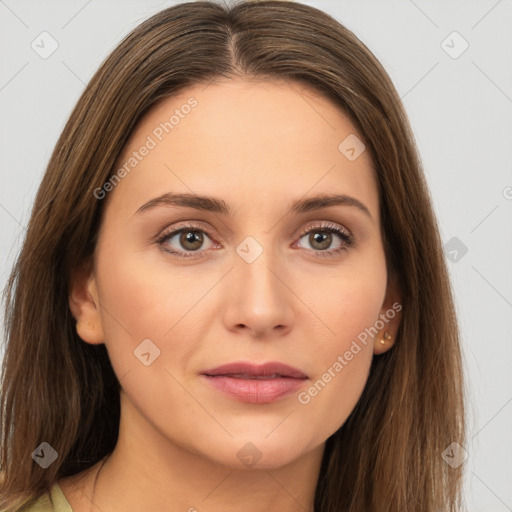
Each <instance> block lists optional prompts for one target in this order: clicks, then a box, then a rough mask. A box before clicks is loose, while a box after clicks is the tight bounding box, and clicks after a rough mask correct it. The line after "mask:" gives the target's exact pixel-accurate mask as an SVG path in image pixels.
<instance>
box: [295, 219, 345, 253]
mask: <svg viewBox="0 0 512 512" xmlns="http://www.w3.org/2000/svg"><path fill="white" fill-rule="evenodd" d="M353 243H354V241H353V238H352V235H351V234H350V233H349V232H348V231H346V230H345V229H344V228H342V227H340V226H338V225H336V224H331V223H327V224H325V225H323V224H322V225H319V226H313V227H311V228H309V229H308V230H306V231H303V232H302V236H301V238H300V239H299V246H300V247H303V248H305V249H308V251H309V252H311V253H312V254H313V255H314V256H336V255H337V254H338V253H340V252H342V251H346V250H348V249H349V248H351V247H352V246H353ZM308 246H309V247H308Z"/></svg>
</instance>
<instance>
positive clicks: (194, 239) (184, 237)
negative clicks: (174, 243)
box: [179, 230, 204, 251]
mask: <svg viewBox="0 0 512 512" xmlns="http://www.w3.org/2000/svg"><path fill="white" fill-rule="evenodd" d="M203 242H204V236H203V234H202V233H201V232H200V231H191V230H186V231H182V232H181V234H180V239H179V243H180V245H181V247H183V249H185V250H186V251H197V250H198V249H200V248H201V246H202V245H203Z"/></svg>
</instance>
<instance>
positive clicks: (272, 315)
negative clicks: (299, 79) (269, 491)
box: [71, 80, 398, 467]
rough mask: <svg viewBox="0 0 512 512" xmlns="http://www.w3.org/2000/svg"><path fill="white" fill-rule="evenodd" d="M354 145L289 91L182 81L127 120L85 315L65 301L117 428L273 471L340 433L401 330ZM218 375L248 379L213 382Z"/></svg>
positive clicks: (297, 88)
mask: <svg viewBox="0 0 512 512" xmlns="http://www.w3.org/2000/svg"><path fill="white" fill-rule="evenodd" d="M356 136H357V135H356V130H355V128H354V127H353V126H352V124H351V123H350V121H349V120H348V118H347V117H345V116H344V115H343V113H342V112H341V111H340V110H338V109H337V108H336V107H335V105H334V104H333V103H331V102H330V101H329V100H327V99H325V98H323V97H321V96H319V95H318V94H317V93H315V92H313V91H311V90H310V89H308V88H305V87H304V86H301V85H299V84H297V83H293V82H291V83H288V84H287V83H278V82H244V81H238V80H222V81H218V82H214V83H211V84H210V85H208V86H206V85H205V84H201V85H196V86H193V87H189V88H188V89H186V90H184V91H183V92H182V93H180V94H179V95H177V96H174V97H172V98H168V99H165V100H163V101H161V102H160V103H159V104H157V105H156V106H155V107H154V108H153V109H152V110H151V111H150V112H149V113H148V114H147V115H146V116H145V117H144V119H143V120H142V122H140V123H139V125H138V127H137V128H136V130H135V132H134V133H133V135H132V137H131V138H130V140H129V142H128V144H127V146H126V147H125V150H124V152H123V154H122V155H121V157H120V159H119V161H118V166H117V168H116V169H121V168H124V172H123V171H120V172H118V179H115V180H111V182H110V184H107V185H105V186H104V187H103V188H102V189H101V190H99V189H97V190H96V191H95V195H96V196H97V197H99V198H100V199H98V200H103V201H107V203H106V205H105V206H106V209H105V212H104V217H103V220H102V225H101V230H100V234H99V240H98V244H97V248H96V252H95V260H94V273H93V274H92V275H90V276H89V279H88V280H87V281H86V286H87V290H88V291H89V293H90V302H89V303H88V304H87V303H86V302H80V298H79V294H78V293H77V292H76V290H75V292H74V295H73V296H72V300H71V303H72V308H74V309H73V311H74V313H75V316H77V317H82V319H83V320H84V321H85V322H89V325H88V327H87V328H86V327H85V324H84V323H83V322H82V323H79V324H78V326H79V327H78V330H79V334H80V336H81V337H82V338H83V339H84V340H85V341H87V342H89V343H102V342H104V343H105V345H106V346H107V349H108V353H109V356H110V359H111V361H112V365H113V368H114V370H115V372H116V374H117V377H118V379H119V380H120V382H121V386H122V407H123V408H124V410H123V416H122V420H121V421H122V422H123V421H124V422H125V427H124V428H130V427H129V425H130V424H136V423H138V424H140V423H141V422H142V423H143V424H144V425H145V426H146V427H147V428H149V429H151V430H153V431H154V432H156V433H158V436H161V438H162V439H163V440H164V442H169V443H172V444H173V445H176V446H178V447H180V448H182V449H185V450H187V451H188V452H190V453H194V454H199V455H201V456H204V457H207V458H209V459H210V460H214V461H217V462H219V463H222V464H227V465H231V466H242V465H243V464H246V465H248V462H247V461H248V460H252V461H257V464H258V465H259V466H260V467H276V466H280V465H284V464H286V463H288V462H290V461H292V460H294V459H296V458H297V457H298V456H299V455H300V454H302V453H306V452H309V451H311V450H313V449H314V448H318V447H320V446H321V445H322V443H323V442H324V441H325V440H326V439H327V438H328V437H329V436H330V435H331V434H333V433H334V432H335V431H336V430H337V429H338V428H339V427H340V426H341V425H342V424H343V423H344V422H345V420H346V419H347V417H348V415H349V414H350V412H351V411H352V410H353V408H354V406H355V405H356V403H357V401H358V399H359V397H360V395H361V393H362V391H363V388H364V386H365V383H366V380H367V377H368V373H369V368H370V364H371V360H372V356H373V354H374V353H379V352H383V351H385V350H387V349H388V348H389V347H390V346H391V344H392V343H393V342H392V341H388V342H387V344H386V345H382V344H380V342H379V340H380V338H381V337H382V334H383V333H384V332H385V331H390V332H391V333H392V334H393V335H394V334H396V325H397V324H396V322H397V318H398V317H397V316H395V315H393V316H395V318H394V320H389V317H388V316H386V312H387V311H389V308H391V307H392V304H393V302H394V301H395V300H396V299H397V298H396V296H391V295H390V294H388V296H386V291H387V274H386V261H385V255H384V251H383V244H382V238H381V232H380V219H379V199H378V191H377V186H376V181H375V178H374V175H373V170H372V161H371V158H370V155H369V152H368V151H365V150H364V149H363V146H362V145H361V144H362V142H361V141H360V140H358V139H357V138H356ZM327 195H329V196H332V197H334V196H335V195H336V196H339V197H338V199H337V200H336V201H332V202H331V203H328V202H326V201H322V200H320V199H319V198H320V197H321V196H327ZM174 196H178V197H174ZM343 196H345V198H344V199H343ZM173 197H174V199H173ZM201 198H203V199H201ZM206 198H207V199H206ZM313 198H316V199H315V200H312V199H313ZM383 319H384V320H386V319H387V320H386V321H385V322H383ZM379 320H380V321H379ZM383 323H384V325H385V326H384V328H382V324H383ZM375 325H377V330H378V331H379V335H377V336H375V338H372V335H371V334H374V333H375ZM365 329H366V330H365ZM369 333H371V334H369ZM231 363H248V364H249V365H254V366H252V367H251V366H245V367H238V368H236V365H235V367H231V368H225V369H220V370H218V371H217V372H216V371H215V369H216V368H219V367H221V366H223V365H227V364H231ZM266 363H281V364H283V365H288V366H290V367H293V368H294V369H295V370H296V372H297V373H295V374H293V372H292V371H291V370H290V369H289V368H288V369H286V368H284V367H275V366H274V367H272V366H269V367H267V368H266V370H267V371H266V372H265V369H262V367H261V365H264V364H266ZM215 373H217V374H218V375H217V376H212V375H213V374H215ZM272 374H273V375H272ZM208 375H210V376H208ZM249 443H250V444H249ZM251 457H252V459H251ZM257 459H258V460H257Z"/></svg>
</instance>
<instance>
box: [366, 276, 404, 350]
mask: <svg viewBox="0 0 512 512" xmlns="http://www.w3.org/2000/svg"><path fill="white" fill-rule="evenodd" d="M402 309H403V305H402V296H401V293H400V292H399V289H398V286H397V281H396V279H390V280H389V281H388V286H387V290H386V297H385V299H384V303H383V304H382V308H381V312H380V315H379V320H380V321H379V320H377V322H376V326H377V327H380V326H381V323H382V324H384V325H383V326H382V328H381V329H379V332H378V333H377V335H376V336H375V338H374V342H373V353H374V354H375V355H379V354H383V353H384V352H387V351H388V350H389V349H390V348H391V347H392V346H393V345H394V343H395V339H396V335H397V332H398V328H399V327H400V322H401V321H402Z"/></svg>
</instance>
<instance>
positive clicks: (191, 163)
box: [0, 1, 464, 512]
mask: <svg viewBox="0 0 512 512" xmlns="http://www.w3.org/2000/svg"><path fill="white" fill-rule="evenodd" d="M6 312H7V345H6V353H5V359H4V364H3V374H2V376H3V388H2V400H1V402H2V414H3V418H4V421H3V431H2V451H1V468H2V471H3V485H2V498H1V503H0V507H1V509H2V510H6V511H12V510H31V511H36V510H62V511H69V510H73V511H75V512H82V511H86V510H96V509H97V510H103V511H107V510H108V511H109V512H111V511H117V510H123V511H126V510H148V511H160V510H188V511H193V510H199V511H202V510H205V511H206V510H222V511H223V512H226V511H228V512H229V511H231V510H239V509H240V508H243V509H244V510H246V511H263V510H264V511H271V510H290V511H291V510H307V511H315V512H316V511H322V512H331V511H332V512H334V511H336V512H338V511H348V510H350V511H382V510H386V511H404V510H414V511H425V512H433V511H439V510H452V511H454V510H458V508H459V505H460V485H461V475H462V466H458V467H452V466H450V465H448V464H447V463H446V462H445V461H444V459H443V457H442V453H443V451H444V450H445V449H446V448H447V447H448V446H449V445H450V444H451V443H453V442H456V443H459V444H460V445H463V443H464V421H463V420H464V409H463V382H462V370H461V358H460V349H459V341H458V329H457V323H456V317H455V312H454V307H453V302H452V295H451V290H450V285H449V280H448V275H447V271H446V268H445V264H444V260H443V254H442V250H441V241H440V237H439V233H438V228H437V224H436V221H435V217H434V214H433V211H432V207H431V203H430V199H429V194H428V189H427V186H426V183H425V179H424V176H423V172H422V169H421V164H420V160H419V157H418V154H417V150H416V148H415V144H414V138H413V135H412V133H411V130H410V127H409V123H408V120H407V117H406V114H405V113H404V110H403V107H402V105H401V102H400V99H399V96H398V95H397V92H396V90H395V88H394V86H393V84H392V82H391V80H390V79H389V77H388V75H387V74H386V72H385V71H384V70H383V68H382V66H381V65H380V64H379V62H378V61H377V60H376V59H375V57H374V56H373V55H372V54H371V52H370V51H369V50H368V49H367V48H366V47H365V46H364V44H363V43H361V41H359V40H358V39H357V38H356V37H355V36H354V34H352V33H351V32H350V31H349V30H347V29H346V28H345V27H343V26H341V25H340V24H339V23H338V22H337V21H335V20H334V19H333V18H331V17H329V16H328V15H326V14H325V13H323V12H321V11H319V10H317V9H314V8H312V7H308V6H305V5H302V4H299V3H290V2H283V1H261V2H239V3H238V4H235V5H233V6H232V7H231V8H228V7H224V6H221V5H218V4H216V3H210V2H193V3H184V4H181V5H177V6H175V7H171V8H168V9H166V10H164V11H162V12H160V13H158V14H157V15H155V16H153V17H152V18H150V19H149V20H147V21H146V22H144V23H142V24H141V25H140V26H139V27H137V28H136V29H135V30H134V31H133V32H132V33H131V34H129V35H128V36H127V37H126V38H125V39H124V41H122V42H121V43H120V45H119V46H118V47H117V48H116V49H115V50H114V52H113V53H112V54H111V55H110V56H109V58H108V59H107V60H106V61H105V63H104V64H103V65H102V66H101V68H100V70H99V71H98V72H97V73H96V75H95V76H94V77H93V78H92V80H91V82H90V83H89V85H88V86H87V88H86V90H85V92H84V93H83V95H82V97H81V98H80V100H79V102H78V104H77V106H76V107H75V109H74V111H73V113H72V114H71V117H70V119H69V121H68V123H67V125H66V127H65V129H64V131H63V133H62V135H61V137H60V139H59V141H58V143H57V146H56V148H55V151H54V153H53V155H52V158H51V160H50V163H49V166H48V169H47V171H46V174H45V176H44V178H43V181H42V184H41V186H40V189H39V192H38V195H37V197H36V201H35V205H34V209H33V213H32V217H31V220H30V223H29V227H28V230H27V236H26V240H25V243H24V245H23V248H22V251H21V254H20V255H19V258H18V260H17V263H16V265H15V268H14V270H13V273H12V275H11V278H10V281H9V284H8V288H7V309H6Z"/></svg>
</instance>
